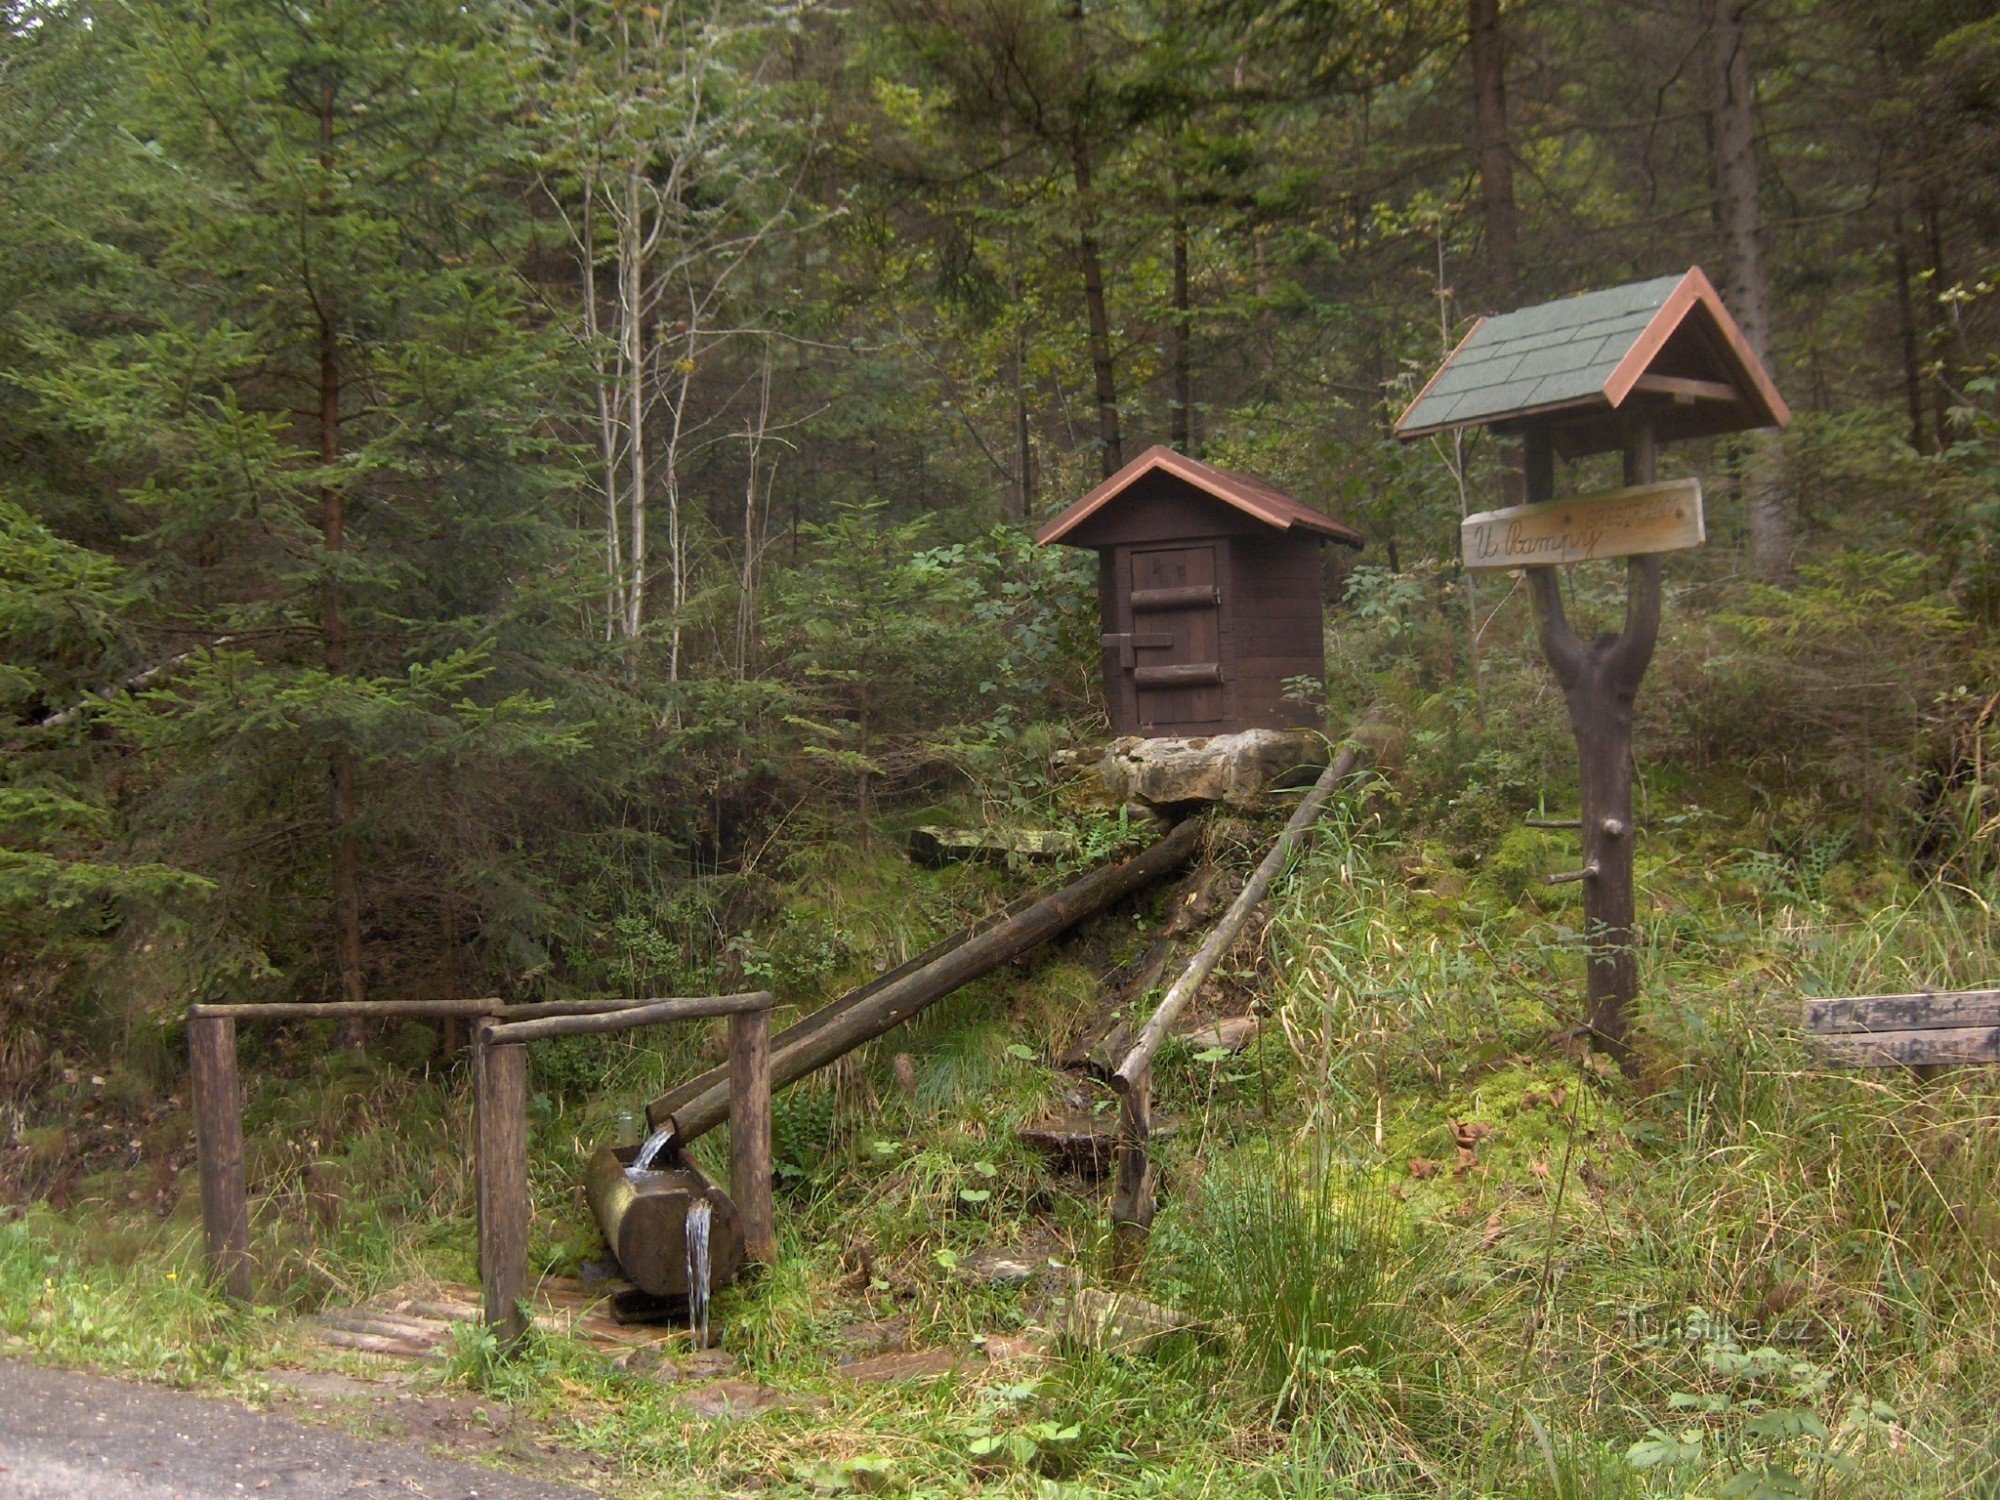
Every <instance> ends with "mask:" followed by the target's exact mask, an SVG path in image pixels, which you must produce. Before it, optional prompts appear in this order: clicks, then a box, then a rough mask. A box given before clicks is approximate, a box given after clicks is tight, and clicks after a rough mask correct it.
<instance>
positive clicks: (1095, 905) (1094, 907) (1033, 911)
mask: <svg viewBox="0 0 2000 1500" xmlns="http://www.w3.org/2000/svg"><path fill="white" fill-rule="evenodd" d="M1200 840H1201V820H1200V819H1199V818H1189V819H1186V820H1185V821H1183V822H1181V823H1180V824H1178V825H1176V826H1175V828H1174V829H1173V831H1172V832H1170V833H1169V834H1167V836H1166V837H1165V838H1163V839H1161V840H1159V842H1157V843H1155V844H1154V845H1153V846H1152V847H1151V848H1149V849H1146V850H1145V851H1143V852H1142V853H1140V854H1137V855H1134V856H1133V857H1132V858H1131V859H1128V860H1126V861H1124V862H1123V863H1121V864H1116V865H1106V866H1104V867H1102V868H1100V869H1097V870H1093V871H1091V872H1090V873H1089V874H1088V875H1085V876H1082V877H1081V878H1080V879H1077V880H1074V881H1072V882H1070V884H1068V885H1066V886H1064V887H1063V888H1062V889H1061V890H1059V891H1056V892H1054V893H1053V894H1051V895H1048V896H1045V897H1043V898H1042V899H1041V900H1039V901H1037V902H1036V903H1035V904H1034V905H1033V906H1030V907H1029V908H1028V909H1027V910H1025V911H1023V912H1021V913H1019V914H1018V915H1016V916H1014V917H1011V918H1009V919H1008V920H1007V921H1005V922H1002V923H1000V924H999V925H998V926H996V927H993V928H991V929H989V930H987V931H986V932H983V933H981V934H980V935H979V936H978V937H976V938H974V939H972V940H971V941H970V942H967V943H963V944H961V945H960V946H958V947H956V948H954V949H952V950H951V951H950V952H949V953H946V954H945V955H944V956H943V957H941V958H939V959H937V960H935V961H934V962H932V963H929V964H926V965H924V966H923V967H922V968H920V969H917V970H915V971H913V972H912V973H909V974H907V975H905V976H904V977H903V978H902V979H900V980H898V981H897V982H896V983H894V984H890V985H886V986H884V987H883V988H882V989H880V990H878V991H877V992H876V993H875V994H873V995H872V996H870V997H869V998H868V999H867V1000H865V1001H863V1002H861V1003H860V1004H858V1005H855V1006H853V1007H852V1008H850V1009H848V1010H846V1011H844V1012H843V1013H841V1014H839V1015H837V1016H835V1017H833V1018H832V1019H831V1020H830V1021H828V1022H826V1023H825V1024H822V1025H816V1026H813V1027H810V1028H807V1029H802V1030H800V1031H799V1035H798V1038H797V1040H796V1041H794V1042H792V1043H791V1044H790V1045H788V1046H785V1047H782V1048H778V1049H774V1051H773V1055H772V1058H771V1087H772V1088H773V1089H781V1088H783V1087H785V1085H787V1084H789V1083H793V1082H795V1081H797V1080H798V1079H800V1078H803V1077H804V1076H805V1075H806V1074H808V1073H811V1072H813V1071H814V1070H816V1069H819V1068H823V1067H825V1066H826V1065H827V1064H828V1063H830V1062H832V1061H833V1060H834V1059H835V1058H837V1057H841V1056H844V1055H845V1054H846V1053H849V1052H852V1051H853V1050H854V1049H855V1048H856V1047H859V1046H861V1045H862V1044H863V1043H864V1042H869V1041H873V1040H874V1039H875V1038H876V1037H878V1036H881V1035H882V1034H883V1033H884V1032H887V1031H891V1030H893V1029H894V1028H896V1027H897V1026H900V1025H902V1023H903V1022H905V1021H907V1020H909V1019H910V1017H911V1016H913V1015H915V1014H916V1013H917V1012H918V1011H920V1010H922V1009H923V1008H924V1007H925V1006H927V1005H930V1004H931V1003H933V1002H934V1001H937V1000H941V999H943V998H944V997H945V996H946V995H949V994H950V993H951V992H952V991H953V990H956V989H959V988H960V987H961V986H963V985H966V984H969V983H971V982H972V981H973V980H975V979H977V978H979V977H980V976H981V975H982V974H987V973H991V972H992V971H993V970H994V969H997V968H999V967H1000V965H1002V964H1004V963H1006V962H1008V961H1009V960H1010V959H1014V958H1018V957H1020V956H1021V955H1022V954H1023V953H1026V952H1028V951H1029V950H1030V949H1032V948H1036V947H1038V946H1040V945H1041V944H1043V943H1045V942H1047V941H1048V940H1049V939H1050V938H1053V937H1056V936H1058V935H1060V934H1061V933H1064V932H1066V931H1068V930H1069V929H1070V928H1072V927H1074V926H1075V925H1076V924H1077V923H1078V922H1081V921H1082V920H1083V919H1084V918H1085V917H1088V916H1090V915H1092V914H1093V913H1095V912H1098V911H1101V910H1102V909H1103V908H1105V907H1107V906H1109V905H1110V904H1111V903H1112V902H1114V901H1116V900H1118V899H1119V898H1120V897H1121V896H1125V895H1129V894H1130V893H1131V892H1133V891H1136V890H1139V889H1141V888H1142V887H1144V886H1147V885H1150V884H1152V883H1153V882H1154V881H1156V880H1158V879H1160V878H1161V877H1162V876H1164V875H1167V874H1170V873H1171V872H1173V871H1174V870H1177V869H1179V868H1180V867H1181V866H1182V865H1183V864H1185V863H1187V861H1188V859H1189V858H1190V857H1192V855H1193V854H1194V850H1195V846H1196V844H1197V843H1199V842H1200ZM808 1019H809V1020H810V1019H811V1018H808ZM729 1092H730V1089H729V1084H728V1083H727V1082H726V1081H725V1082H721V1083H717V1084H713V1085H711V1086H710V1087H708V1088H706V1089H704V1090H702V1091H701V1092H700V1093H699V1094H697V1095H695V1096H694V1097H693V1098H691V1099H689V1100H687V1102H685V1103H683V1104H679V1105H677V1106H676V1107H674V1108H673V1109H671V1110H659V1109H658V1107H657V1102H656V1104H655V1105H654V1106H649V1107H648V1110H647V1114H648V1116H649V1117H650V1118H651V1120H652V1122H653V1124H654V1126H655V1127H656V1128H658V1127H663V1126H666V1125H668V1124H671V1125H672V1127H673V1135H674V1140H675V1142H676V1143H677V1144H680V1145H685V1144H686V1143H687V1142H689V1141H691V1140H693V1139H695V1138H696V1137H697V1136H700V1135H702V1134H704V1133H706V1132H707V1131H710V1130H713V1129H714V1128H715V1127H716V1126H717V1125H720V1124H721V1123H722V1122H723V1120H724V1119H726V1118H727V1117H728V1114H729Z"/></svg>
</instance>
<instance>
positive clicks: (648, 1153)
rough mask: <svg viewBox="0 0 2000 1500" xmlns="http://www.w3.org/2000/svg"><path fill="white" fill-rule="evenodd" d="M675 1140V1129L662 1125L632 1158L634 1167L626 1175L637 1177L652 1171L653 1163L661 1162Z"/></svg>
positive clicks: (627, 1169) (628, 1168)
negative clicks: (662, 1153)
mask: <svg viewBox="0 0 2000 1500" xmlns="http://www.w3.org/2000/svg"><path fill="white" fill-rule="evenodd" d="M673 1139H674V1127H673V1126H672V1125H671V1124H668V1125H662V1126H661V1127H660V1128H659V1129H658V1130H656V1131H654V1132H653V1133H652V1134H651V1135H649V1136H647V1137H646V1144H645V1145H643V1146H641V1147H640V1148H639V1154H638V1155H637V1156H635V1157H633V1158H632V1165H630V1166H629V1167H627V1168H626V1169H625V1171H626V1173H627V1174H628V1175H630V1176H633V1177H637V1176H638V1175H639V1174H640V1173H641V1172H650V1171H652V1170H653V1163H654V1162H656V1161H658V1160H659V1157H660V1153H661V1152H662V1151H664V1150H666V1149H667V1147H668V1146H670V1145H672V1144H673Z"/></svg>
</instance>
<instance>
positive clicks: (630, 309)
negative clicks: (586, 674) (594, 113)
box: [618, 158, 648, 641]
mask: <svg viewBox="0 0 2000 1500" xmlns="http://www.w3.org/2000/svg"><path fill="white" fill-rule="evenodd" d="M643 185H644V184H643V182H642V179H641V177H640V163H639V161H638V160H637V159H636V158H635V159H634V160H633V162H632V164H631V167H630V168H629V170H628V172H627V176H626V183H625V212H624V213H623V214H622V215H620V217H619V222H618V320H619V321H618V333H619V340H620V346H621V357H620V360H619V364H620V366H621V371H620V373H621V374H622V375H623V377H624V379H625V382H626V386H625V391H624V396H625V426H626V433H625V448H626V470H627V477H626V481H625V493H626V496H627V499H628V506H627V510H628V515H627V518H626V520H627V524H628V525H629V526H630V527H631V532H630V537H631V539H630V541H629V542H627V544H626V548H625V584H624V591H623V592H624V595H625V619H624V621H623V628H624V635H625V639H627V640H628V641H629V640H637V639H638V637H639V627H640V626H641V625H642V624H643V623H644V622H645V603H646V506H647V500H648V496H647V493H646V484H647V476H646V329H645V323H646V306H645V289H646V274H645V263H646V248H645V209H644V206H643V200H642V198H641V196H640V195H641V190H642V188H643Z"/></svg>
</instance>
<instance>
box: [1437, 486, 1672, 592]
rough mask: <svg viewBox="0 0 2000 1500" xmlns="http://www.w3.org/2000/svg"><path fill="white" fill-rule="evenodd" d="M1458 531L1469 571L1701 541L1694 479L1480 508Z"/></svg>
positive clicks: (1653, 549) (1584, 559)
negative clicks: (1503, 508) (1526, 503)
mask: <svg viewBox="0 0 2000 1500" xmlns="http://www.w3.org/2000/svg"><path fill="white" fill-rule="evenodd" d="M1459 530H1460V536H1461V538H1462V540H1463V543H1464V547H1465V566H1466V567H1467V568H1468V569H1469V570H1471V571H1473V572H1478V571H1480V570H1482V569H1500V568H1529V567H1540V566H1545V565H1547V564H1550V563H1573V562H1590V561H1592V560H1593V559H1595V558H1600V557H1632V556H1634V555H1636V554H1638V553H1643V552H1675V551H1678V550H1680V549H1681V548H1683V547H1699V546H1700V545H1701V544H1702V541H1703V540H1704V538H1705V536H1706V532H1705V531H1704V530H1703V527H1702V517H1701V481H1700V480H1698V479H1675V480H1671V481H1669V482H1668V483H1666V484H1639V485H1633V486H1632V487H1630V488H1629V489H1622V490H1604V491H1602V492H1600V493H1598V494H1595V495H1578V496H1576V497H1575V498H1574V499H1569V500H1545V501H1542V502H1541V503H1540V504H1536V505H1515V506H1510V507H1508V508H1507V509H1506V510H1489V511H1482V512H1481V513H1480V514H1478V515H1476V516H1467V517H1466V518H1465V520H1464V522H1463V524H1462V525H1461V526H1460V528H1459Z"/></svg>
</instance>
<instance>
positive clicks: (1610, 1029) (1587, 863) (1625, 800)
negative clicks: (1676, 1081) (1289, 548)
mask: <svg viewBox="0 0 2000 1500" xmlns="http://www.w3.org/2000/svg"><path fill="white" fill-rule="evenodd" d="M1655 454H1656V444H1655V440H1654V431H1653V424H1652V421H1651V419H1650V418H1648V417H1646V416H1644V415H1643V414H1640V415H1636V416H1635V417H1633V419H1632V421H1631V424H1630V426H1629V427H1628V428H1627V430H1626V439H1625V482H1626V483H1627V484H1651V483H1652V482H1653V477H1654V460H1655ZM1522 463H1523V468H1524V471H1525V477H1526V480H1527V496H1528V499H1529V501H1530V502H1533V501H1537V500H1548V499H1552V498H1553V497H1554V493H1555V452H1554V446H1553V444H1552V443H1551V441H1550V438H1549V434H1548V432H1547V430H1546V429H1530V430H1529V431H1528V433H1527V434H1526V440H1525V442H1524V444H1523V450H1522ZM1527 572H1528V581H1529V585H1530V587H1531V588H1532V589H1533V591H1534V600H1535V618H1536V623H1537V625H1538V626H1539V628H1540V634H1541V641H1542V654H1543V655H1544V656H1546V657H1547V658H1548V662H1549V668H1550V670H1551V671H1553V672H1554V674H1555V679H1556V683H1557V685H1558V686H1560V687H1561V688H1562V691H1563V701H1564V702H1565V703H1567V704H1568V706H1569V722H1570V728H1571V729H1572V731H1574V733H1575V735H1576V757H1577V782H1578V786H1579V789H1580V791H1581V793H1582V799H1583V817H1582V825H1583V826H1582V832H1583V872H1580V873H1581V875H1582V877H1583V881H1582V883H1583V914H1584V927H1585V938H1584V941H1585V943H1586V949H1585V952H1586V955H1587V956H1586V960H1585V980H1584V994H1585V1007H1586V1015H1587V1024H1588V1025H1589V1028H1590V1034H1591V1039H1592V1041H1593V1042H1594V1043H1595V1044H1596V1045H1597V1046H1599V1047H1601V1048H1603V1049H1604V1050H1605V1051H1606V1052H1608V1053H1610V1054H1611V1056H1613V1057H1614V1058H1616V1059H1617V1060H1618V1064H1619V1066H1620V1067H1623V1068H1627V1069H1629V1068H1630V1067H1631V1065H1632V1050H1631V1048H1630V1046H1629V1045H1628V1044H1627V1043H1626V1040H1625V1007H1626V1005H1627V1004H1628V1003H1629V1002H1630V1001H1631V999H1632V997H1633V996H1634V995H1636V994H1637V993H1638V989H1639V965H1638V958H1637V956H1636V954H1635V953H1634V952H1633V948H1632V921H1633V912H1632V704H1633V700H1634V699H1635V698H1636V697H1637V696H1638V692H1639V682H1640V679H1641V678H1643V677H1644V676H1645V675H1646V667H1647V665H1648V664H1649V663H1650V662H1651V661H1652V659H1653V646H1654V644H1655V643H1656V642H1657V641H1658V639H1659V634H1660V556H1659V554H1658V553H1652V554H1650V555H1647V556H1641V557H1634V558H1632V559H1631V560H1630V562H1629V563H1628V564H1627V569H1626V584H1625V628H1624V629H1623V630H1622V631H1621V632H1620V633H1619V634H1617V635H1615V636H1613V635H1603V636H1598V637H1597V638H1596V639H1594V640H1590V641H1585V640H1583V639H1581V638H1579V637H1578V635H1577V634H1576V632H1575V631H1574V630H1572V629H1571V628H1570V624H1569V621H1568V619H1567V618H1566V617H1565V615H1564V613H1563V603H1562V589H1561V585H1560V584H1559V582H1558V581H1557V576H1556V570H1555V569H1554V568H1552V567H1539V568H1529V569H1528V570H1527Z"/></svg>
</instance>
